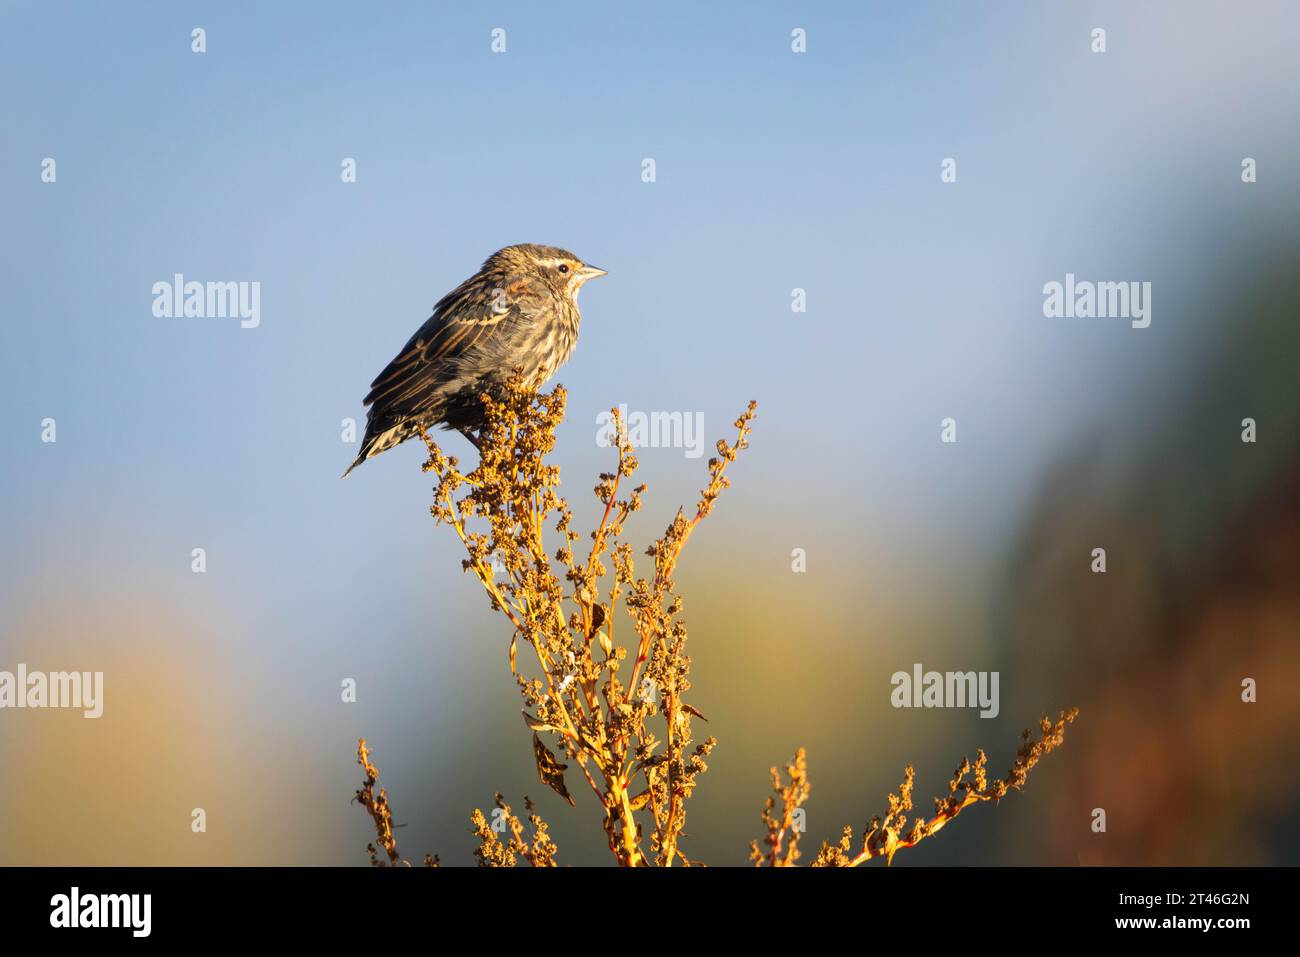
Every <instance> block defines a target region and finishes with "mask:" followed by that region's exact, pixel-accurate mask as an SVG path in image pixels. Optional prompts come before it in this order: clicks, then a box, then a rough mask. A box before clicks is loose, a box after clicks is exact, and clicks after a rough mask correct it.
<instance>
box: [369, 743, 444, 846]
mask: <svg viewBox="0 0 1300 957" xmlns="http://www.w3.org/2000/svg"><path fill="white" fill-rule="evenodd" d="M357 764H359V765H361V767H362V769H363V770H364V771H365V776H364V778H363V779H362V782H361V787H360V789H359V790H358V791H357V793H356V798H355V800H356V801H357V802H358V803H359V804H360V805H361V806H362V807H364V808H365V809H366V813H367V814H369V815H370V819H371V821H372V822H373V823H374V825H375V838H376V840H377V841H378V843H379V847H381V848H383V851H384V854H386V855H387V857H388V860H387V861H386V862H385V861H383V860H381V859H380V857H379V851H378V849H376V847H375V845H374V844H367V845H366V850H367V851H369V852H370V863H371V864H372V865H374V866H375V867H398V866H400V867H410V866H411V862H410V861H407V860H403V859H402V856H401V855H400V854H398V853H397V838H395V837H394V836H393V811H392V808H390V807H389V806H388V792H387V791H386V790H384V788H382V787H381V788H380V789H379V793H378V794H375V785H376V784H377V783H378V782H379V769H378V768H376V767H375V766H374V765H373V764H372V763H371V762H370V749H369V748H367V747H366V739H365V738H361V739H360V740H359V741H357ZM424 864H425V866H426V867H437V866H438V858H437V856H436V855H429V854H426V855H424Z"/></svg>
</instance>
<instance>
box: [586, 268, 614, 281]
mask: <svg viewBox="0 0 1300 957" xmlns="http://www.w3.org/2000/svg"><path fill="white" fill-rule="evenodd" d="M578 275H579V276H581V277H582V281H583V282H586V281H587V280H588V279H595V278H596V277H597V276H607V275H609V273H607V272H606V271H605V270H603V269H601V268H600V267H599V266H583V267H582V268H581V269H579V270H578Z"/></svg>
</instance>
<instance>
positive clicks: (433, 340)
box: [365, 277, 542, 411]
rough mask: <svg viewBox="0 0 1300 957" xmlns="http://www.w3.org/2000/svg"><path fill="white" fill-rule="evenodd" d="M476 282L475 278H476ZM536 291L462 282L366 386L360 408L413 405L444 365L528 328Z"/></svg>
mask: <svg viewBox="0 0 1300 957" xmlns="http://www.w3.org/2000/svg"><path fill="white" fill-rule="evenodd" d="M476 279H477V277H476ZM541 292H542V290H540V289H537V288H535V284H534V282H533V281H532V280H520V281H518V282H516V283H512V284H511V285H510V286H507V287H506V288H505V289H504V290H502V291H501V292H500V293H498V292H497V290H495V289H488V288H485V287H484V286H483V285H482V284H481V283H479V282H476V281H475V280H474V279H471V280H467V281H466V282H464V283H462V284H461V285H460V286H458V287H457V288H456V289H454V290H452V291H451V292H449V293H448V294H447V295H445V296H443V297H442V299H441V300H439V301H438V304H437V305H436V306H434V307H433V315H432V316H430V317H429V318H428V320H426V321H425V323H424V325H422V326H420V328H419V329H418V330H416V333H415V335H413V336H411V338H410V340H409V341H407V343H406V345H405V346H404V347H403V348H402V351H401V352H399V353H398V354H397V356H396V358H394V359H393V361H392V362H390V363H388V365H387V366H386V367H385V368H384V371H383V372H381V373H379V375H378V376H377V377H376V378H375V381H374V382H372V383H371V384H370V393H369V394H368V395H367V396H366V402H365V404H366V405H372V404H373V403H376V402H380V401H383V402H384V403H385V404H387V405H391V406H393V407H394V410H395V411H396V410H397V409H399V408H401V407H405V406H411V405H414V404H417V403H418V400H419V399H420V398H421V397H423V396H425V395H427V394H428V393H429V392H430V391H431V390H432V389H433V387H434V386H436V385H437V383H438V381H439V380H440V379H441V376H440V375H438V373H439V372H441V371H443V370H444V369H445V367H446V365H447V364H448V363H450V362H452V361H453V360H455V359H456V358H458V357H459V356H462V355H464V354H465V353H466V352H468V351H469V350H470V349H472V348H473V347H475V346H476V345H479V344H485V343H486V342H488V341H490V339H491V338H492V337H493V336H494V335H495V334H497V333H499V332H500V331H501V330H503V329H506V328H508V327H509V326H511V325H513V324H515V323H519V322H531V321H532V320H533V318H534V316H535V315H536V312H537V307H538V303H539V296H540V294H541Z"/></svg>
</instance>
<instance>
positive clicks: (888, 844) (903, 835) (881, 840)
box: [750, 708, 1079, 867]
mask: <svg viewBox="0 0 1300 957" xmlns="http://www.w3.org/2000/svg"><path fill="white" fill-rule="evenodd" d="M1078 714H1079V709H1078V708H1071V709H1070V710H1069V711H1068V712H1066V711H1063V712H1061V714H1060V716H1059V717H1058V718H1057V719H1056V721H1052V720H1051V719H1049V718H1048V717H1046V716H1044V717H1043V718H1042V719H1040V721H1039V737H1038V740H1036V741H1035V740H1031V735H1030V732H1029V731H1028V729H1026V730H1025V731H1024V733H1023V734H1022V736H1021V744H1020V750H1019V751H1018V752H1017V754H1016V760H1015V763H1014V764H1013V765H1012V767H1011V770H1010V771H1008V772H1007V775H1006V777H1004V778H1001V779H999V780H995V781H993V782H992V783H990V782H989V780H988V772H987V766H988V757H987V755H985V753H984V750H983V749H982V748H981V749H980V750H979V751H977V752H976V758H975V763H974V764H971V763H970V761H968V760H967V759H966V758H962V759H961V765H960V766H959V767H958V768H957V770H956V771H954V772H953V777H952V780H951V781H949V782H948V794H947V796H946V797H941V798H935V801H934V807H935V814H934V817H932V818H930V819H929V820H926V819H925V818H924V817H921V816H918V817H917V818H916V819H915V820H914V821H913V822H912V827H911V828H910V829H908V828H907V812H908V811H910V810H912V785H913V781H914V778H915V775H916V772H915V771H914V770H913V768H912V766H911V765H908V766H907V768H906V769H905V770H904V772H903V783H902V784H901V785H899V788H898V790H897V791H896V792H894V793H891V794H890V795H889V796H888V798H887V800H888V803H889V809H888V810H887V811H886V812H885V816H884V817H883V818H882V817H874V818H872V819H871V823H870V824H868V825H867V826H866V827H865V828H864V829H863V834H862V840H861V842H860V844H859V847H858V851H857V853H856V854H855V853H853V828H851V827H848V826H846V827H845V828H844V833H843V836H842V837H841V838H840V840H839V842H838V843H837V844H830V843H829V842H823V843H822V846H821V850H820V851H818V852H817V857H816V859H815V860H814V861H813V866H814V867H856V866H857V865H859V864H863V863H865V862H866V861H869V860H871V859H872V858H874V857H883V858H884V859H885V861H886V863H892V862H893V859H894V855H895V854H896V853H898V851H900V850H902V849H903V848H905V847H915V846H916V845H917V844H919V843H921V841H923V840H924V839H925V838H927V837H931V836H933V835H934V834H937V833H938V832H939V831H940V830H941V829H942V828H943V827H944V826H945V825H946V824H947V823H948V822H949V821H951V820H953V819H954V818H955V817H957V815H958V814H960V813H961V812H962V811H964V810H965V809H966V808H968V807H970V806H971V805H972V804H978V803H979V802H980V801H995V802H996V801H1001V800H1002V798H1004V797H1006V795H1007V792H1008V791H1010V790H1012V789H1013V788H1014V789H1016V790H1019V789H1020V788H1022V787H1024V784H1025V781H1026V780H1027V779H1028V777H1029V772H1030V771H1031V770H1032V769H1033V767H1034V765H1036V764H1037V763H1038V762H1039V760H1040V759H1041V758H1042V757H1043V756H1044V755H1046V754H1050V753H1051V752H1052V751H1054V750H1055V749H1056V748H1057V747H1059V746H1060V745H1061V743H1062V742H1063V741H1064V740H1065V727H1066V725H1067V724H1072V723H1073V722H1074V719H1075V718H1076V717H1077V716H1078ZM786 774H787V776H788V777H789V778H790V784H789V785H783V784H782V782H781V777H780V775H779V774H778V773H777V770H776V768H773V769H772V787H773V790H774V791H775V792H776V795H777V796H779V797H780V798H781V799H782V802H783V806H784V813H783V815H782V817H781V818H779V819H778V818H776V817H775V816H774V815H773V813H772V812H773V808H774V807H775V803H776V800H775V798H771V797H770V798H768V799H767V805H766V807H765V808H764V810H763V815H762V817H763V823H764V826H765V827H766V828H767V832H768V833H767V837H766V838H765V842H766V843H767V845H768V847H769V848H770V849H771V850H770V852H769V854H767V855H763V854H762V853H761V852H760V851H759V850H758V844H757V842H753V843H751V844H750V857H751V858H752V859H753V860H754V862H755V863H756V864H760V865H761V864H764V863H766V864H769V865H773V866H780V865H782V864H788V863H792V860H791V855H792V854H793V856H795V857H797V854H795V853H793V840H792V842H791V847H790V851H789V852H788V853H787V855H786V856H785V857H784V858H782V857H779V856H778V851H779V849H780V841H781V834H782V833H783V831H784V830H785V829H787V828H789V827H790V821H791V817H792V814H793V811H794V810H795V809H796V808H798V807H800V806H801V805H802V804H803V802H804V801H805V800H807V798H808V784H807V769H806V766H805V763H804V754H803V749H802V748H801V749H800V750H799V751H798V752H797V753H796V754H795V761H794V764H792V765H790V766H788V767H787V768H786ZM796 838H797V835H796Z"/></svg>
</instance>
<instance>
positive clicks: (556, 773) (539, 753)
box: [533, 734, 577, 807]
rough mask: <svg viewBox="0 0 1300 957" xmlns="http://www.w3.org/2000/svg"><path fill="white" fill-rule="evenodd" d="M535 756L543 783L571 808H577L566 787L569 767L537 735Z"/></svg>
mask: <svg viewBox="0 0 1300 957" xmlns="http://www.w3.org/2000/svg"><path fill="white" fill-rule="evenodd" d="M533 756H534V757H535V758H537V776H538V777H539V778H541V779H542V783H543V784H545V785H546V786H547V787H548V788H550V789H551V790H552V791H554V792H555V793H556V794H558V795H559V796H560V797H562V798H564V800H566V801H568V802H569V806H570V807H576V806H577V804H576V802H575V801H574V800H573V795H572V794H570V793H569V789H568V788H567V787H565V786H564V772H565V770H566V769H567V768H568V767H569V766H568V765H567V764H561V763H560V762H559V759H557V758H556V757H555V755H553V754H551V752H550V751H549V750H547V748H546V745H544V744H542V739H541V738H539V737H538V736H537V735H536V734H534V735H533Z"/></svg>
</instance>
